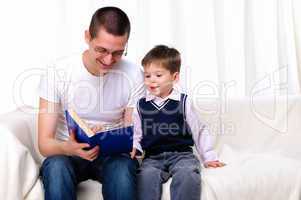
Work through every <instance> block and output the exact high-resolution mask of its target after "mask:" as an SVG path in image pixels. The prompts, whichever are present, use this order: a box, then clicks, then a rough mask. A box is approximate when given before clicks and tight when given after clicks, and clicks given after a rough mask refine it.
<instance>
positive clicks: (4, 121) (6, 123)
mask: <svg viewBox="0 0 301 200" xmlns="http://www.w3.org/2000/svg"><path fill="white" fill-rule="evenodd" d="M36 112H37V111H35V110H34V109H33V108H32V107H27V106H26V107H20V108H18V109H17V110H15V111H12V112H9V113H6V114H2V115H0V125H1V127H5V128H6V129H7V130H8V132H9V133H10V134H12V135H13V136H14V137H15V138H16V139H17V140H18V141H19V142H20V143H21V144H22V145H24V147H25V148H27V149H28V151H29V152H30V154H31V155H32V157H33V158H34V160H35V161H36V163H41V161H42V159H43V157H42V155H41V154H40V153H39V151H38V148H37V137H36V119H37V118H36V116H37V114H36Z"/></svg>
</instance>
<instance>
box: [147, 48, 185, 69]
mask: <svg viewBox="0 0 301 200" xmlns="http://www.w3.org/2000/svg"><path fill="white" fill-rule="evenodd" d="M151 63H155V64H158V65H160V66H162V67H164V68H165V69H167V70H168V71H170V73H172V74H173V73H175V72H180V67H181V55H180V53H179V51H178V50H176V49H175V48H169V47H168V46H165V45H158V46H155V47H154V48H152V49H151V50H150V51H149V52H148V53H147V54H146V55H145V56H144V58H143V59H142V62H141V64H142V66H143V67H146V66H148V65H150V64H151Z"/></svg>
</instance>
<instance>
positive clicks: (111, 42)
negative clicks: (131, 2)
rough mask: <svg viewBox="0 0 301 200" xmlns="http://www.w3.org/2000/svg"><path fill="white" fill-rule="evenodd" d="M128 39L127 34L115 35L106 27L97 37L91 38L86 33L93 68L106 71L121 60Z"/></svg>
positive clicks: (101, 71)
mask: <svg viewBox="0 0 301 200" xmlns="http://www.w3.org/2000/svg"><path fill="white" fill-rule="evenodd" d="M127 40H128V36H127V34H125V35H124V36H115V35H112V34H110V33H108V32H107V31H106V30H105V29H102V28H101V29H100V30H99V31H98V34H97V37H95V38H93V39H91V38H89V35H88V36H87V35H86V42H87V44H88V45H89V60H90V63H91V64H92V67H93V70H94V71H98V72H100V73H106V72H107V71H109V70H110V69H112V67H113V66H114V64H115V63H117V62H118V61H120V59H121V57H122V55H123V52H124V50H125V46H126V43H127Z"/></svg>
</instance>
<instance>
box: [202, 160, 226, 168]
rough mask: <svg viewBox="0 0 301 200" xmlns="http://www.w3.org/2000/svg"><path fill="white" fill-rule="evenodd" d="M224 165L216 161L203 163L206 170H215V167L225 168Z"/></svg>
mask: <svg viewBox="0 0 301 200" xmlns="http://www.w3.org/2000/svg"><path fill="white" fill-rule="evenodd" d="M225 165H226V164H225V163H222V162H220V161H218V160H215V161H209V162H205V163H204V166H205V167H206V168H209V167H211V168H217V167H223V166H225Z"/></svg>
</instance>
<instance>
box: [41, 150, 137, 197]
mask: <svg viewBox="0 0 301 200" xmlns="http://www.w3.org/2000/svg"><path fill="white" fill-rule="evenodd" d="M137 167H138V162H137V160H132V159H131V158H130V157H129V155H119V156H111V157H109V156H108V157H101V156H99V157H98V158H97V159H96V160H94V161H92V162H90V161H88V160H84V159H82V158H79V157H70V156H63V155H59V156H51V157H48V158H47V159H46V160H45V161H44V162H43V165H42V168H41V176H42V181H43V184H44V190H45V200H69V199H70V200H71V199H72V200H73V199H76V186H77V184H78V183H80V182H82V181H85V180H87V179H93V180H97V181H99V182H101V183H102V194H103V198H104V200H135V199H136V170H137Z"/></svg>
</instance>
